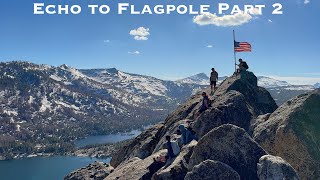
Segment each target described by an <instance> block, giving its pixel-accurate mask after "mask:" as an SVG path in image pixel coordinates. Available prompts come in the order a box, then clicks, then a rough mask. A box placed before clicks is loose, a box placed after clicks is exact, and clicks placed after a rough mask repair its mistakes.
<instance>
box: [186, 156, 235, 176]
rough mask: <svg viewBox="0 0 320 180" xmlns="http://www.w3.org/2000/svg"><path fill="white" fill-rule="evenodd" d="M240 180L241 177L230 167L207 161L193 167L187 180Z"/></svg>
mask: <svg viewBox="0 0 320 180" xmlns="http://www.w3.org/2000/svg"><path fill="white" fill-rule="evenodd" d="M213 178H214V179H215V180H240V175H239V174H238V173H237V172H236V171H235V170H233V169H232V168H231V167H230V166H228V165H227V164H225V163H222V162H219V161H212V160H205V161H203V162H202V163H200V164H199V165H196V166H194V167H193V169H192V171H191V172H189V173H188V174H187V175H186V177H185V178H184V179H185V180H199V179H201V180H212V179H213Z"/></svg>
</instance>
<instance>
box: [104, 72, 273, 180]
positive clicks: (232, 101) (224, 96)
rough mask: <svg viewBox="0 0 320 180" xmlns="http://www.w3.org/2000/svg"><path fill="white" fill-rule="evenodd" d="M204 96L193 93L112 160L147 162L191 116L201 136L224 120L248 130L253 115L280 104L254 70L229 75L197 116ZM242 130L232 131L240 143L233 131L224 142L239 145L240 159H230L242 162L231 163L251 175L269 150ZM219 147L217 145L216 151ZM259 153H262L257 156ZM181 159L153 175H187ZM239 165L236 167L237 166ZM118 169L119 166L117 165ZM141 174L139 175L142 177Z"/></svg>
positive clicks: (207, 90)
mask: <svg viewBox="0 0 320 180" xmlns="http://www.w3.org/2000/svg"><path fill="white" fill-rule="evenodd" d="M202 91H205V92H207V93H208V94H209V92H210V89H205V90H202ZM201 100H202V97H201V93H197V94H195V95H194V96H192V97H191V98H190V99H189V100H187V101H186V102H185V103H184V104H182V105H181V106H179V107H178V108H177V110H176V111H174V112H173V113H171V114H170V115H169V116H168V117H167V118H166V120H165V122H164V123H163V124H162V125H161V127H160V128H154V129H152V130H147V132H145V133H143V134H142V135H140V136H138V137H137V138H136V139H135V140H133V141H131V142H130V143H128V145H127V146H126V147H124V148H123V150H121V151H120V153H118V154H117V155H116V156H114V157H113V159H112V162H111V164H112V165H113V166H115V167H117V166H118V165H119V164H120V163H121V162H123V163H122V164H123V165H120V166H121V167H124V166H125V163H128V159H130V158H133V157H138V158H140V160H139V161H137V162H134V163H133V162H131V166H133V165H134V166H140V164H141V163H142V164H145V163H146V161H148V160H147V159H149V158H150V155H151V154H153V155H154V154H155V153H156V152H158V151H159V150H161V149H163V145H164V143H165V136H166V135H170V136H171V137H172V139H175V138H176V137H177V136H176V135H173V134H174V133H175V132H176V130H177V129H178V126H179V124H186V121H188V119H190V120H193V121H195V123H194V130H195V131H196V133H197V135H198V137H200V138H201V137H202V136H205V134H206V133H208V132H209V131H210V130H212V129H213V128H215V127H218V126H220V125H223V124H228V123H230V124H235V125H237V126H240V127H243V128H244V129H245V130H247V131H249V128H250V122H251V121H252V119H254V118H255V117H256V116H258V115H261V114H266V113H270V112H273V110H275V109H276V107H277V106H276V104H275V102H274V100H273V99H272V97H271V96H270V94H269V93H268V92H267V91H266V90H264V89H263V88H259V87H258V86H257V78H256V77H255V76H254V75H253V73H250V72H245V73H242V74H241V75H239V76H235V75H234V76H232V77H230V78H227V79H226V80H225V81H224V82H223V83H222V85H221V87H219V88H218V91H217V92H216V93H215V95H214V98H212V107H211V108H209V109H208V110H207V111H206V112H204V113H202V114H201V115H200V117H199V118H197V119H195V117H194V114H195V112H197V111H198V109H199V107H200V106H201ZM229 126H231V125H229ZM232 127H234V126H232ZM231 129H232V128H231ZM236 129H237V128H236ZM238 129H240V128H238ZM235 132H236V131H233V132H231V134H232V133H235ZM219 133H220V134H223V135H224V134H225V133H224V132H219ZM241 133H242V136H244V137H240V135H239V137H237V136H235V134H237V133H235V134H234V135H233V138H238V139H240V140H241V141H240V144H237V143H238V142H237V143H236V142H234V141H232V139H231V136H232V135H230V138H229V139H228V142H226V143H225V144H228V145H229V147H230V148H233V147H237V148H235V150H233V151H232V153H234V154H233V156H234V158H233V160H238V161H235V162H233V161H231V160H230V162H232V163H235V164H236V162H239V163H240V162H241V163H240V164H239V165H235V164H232V165H233V166H231V165H230V164H229V165H230V166H231V167H233V168H234V167H236V168H238V169H240V170H241V173H239V174H240V175H243V176H246V175H248V177H253V176H254V175H252V174H253V173H252V172H253V171H254V170H256V163H257V162H258V160H259V158H260V157H261V156H262V155H264V154H266V153H265V152H264V150H263V149H261V148H260V147H259V146H258V145H257V144H255V142H253V141H252V139H250V137H249V136H248V134H245V131H244V130H243V129H241ZM241 133H238V134H241ZM244 134H245V135H244ZM149 136H153V137H154V138H152V140H150V138H149ZM177 138H178V137H177ZM218 139H219V138H218ZM231 142H234V144H232V143H231ZM244 142H246V143H244ZM215 143H216V142H212V143H211V144H215ZM247 143H249V144H247ZM220 145H221V146H220V148H221V149H224V148H222V147H224V146H222V144H220ZM240 145H243V146H244V148H245V150H244V153H243V155H246V156H245V157H237V156H236V155H237V153H238V154H241V153H240V152H242V149H241V148H242V147H241V146H240ZM141 147H144V148H141ZM250 148H253V150H256V152H254V151H252V150H249V149H250ZM140 149H143V151H141V150H140ZM204 149H205V148H204ZM218 151H219V149H217V152H218ZM223 151H224V152H228V151H231V150H229V149H224V150H223ZM198 153H201V152H200V149H199V150H198ZM193 154H194V153H193ZM153 155H152V156H153ZM258 155H260V156H259V157H257V156H258ZM148 156H149V157H148ZM220 157H221V159H223V157H227V154H221V156H220ZM237 158H238V159H237ZM199 159H201V158H200V157H196V155H195V160H199ZM204 160H206V158H204V159H202V161H204ZM218 160H219V159H218ZM242 160H245V162H246V163H245V164H244V163H242ZM202 161H197V162H196V163H195V164H193V166H195V165H197V164H199V163H201V162H202ZM219 161H221V160H219ZM182 162H183V161H181V160H179V159H177V161H175V163H174V164H173V165H172V167H174V168H177V169H178V170H179V171H175V169H174V168H173V169H170V168H169V169H162V170H161V171H162V172H161V171H158V172H157V173H156V174H155V175H154V178H163V179H165V178H166V177H172V176H175V177H177V176H178V175H177V174H179V175H183V176H184V175H185V173H186V171H185V170H184V168H181V167H183V166H182V164H183V163H182ZM221 162H224V161H221ZM253 162H254V163H253ZM132 163H133V164H132ZM181 163H182V164H181ZM148 165H149V164H148V163H147V165H143V166H142V167H141V168H143V169H146V167H147V166H148ZM193 166H192V167H193ZM192 167H191V168H192ZM126 168H128V167H126ZM179 168H180V169H179ZM188 168H189V167H188ZM236 168H234V169H235V170H238V169H236ZM246 168H248V169H250V170H246V171H245V170H243V169H246ZM116 169H118V167H117V168H116ZM251 169H252V170H251ZM172 170H173V171H172ZM189 170H191V169H189ZM136 171H142V172H141V173H142V174H144V175H145V173H147V172H146V171H145V170H141V169H139V170H136ZM242 171H244V172H242ZM120 173H121V171H118V175H119V177H120ZM122 173H126V172H125V171H122ZM140 175H141V174H140ZM140 175H139V177H142V176H140ZM124 176H125V177H129V176H128V174H127V173H126V174H124ZM109 177H115V176H109ZM109 177H108V178H109ZM137 177H138V176H137ZM179 177H180V176H179ZM181 177H182V176H181ZM255 177H256V172H255ZM121 178H122V177H121Z"/></svg>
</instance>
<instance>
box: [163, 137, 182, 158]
mask: <svg viewBox="0 0 320 180" xmlns="http://www.w3.org/2000/svg"><path fill="white" fill-rule="evenodd" d="M166 140H167V142H166V149H167V150H168V154H167V157H166V159H167V161H168V160H169V161H170V160H172V159H174V158H175V157H177V155H178V154H179V153H180V147H179V145H178V143H177V142H176V141H171V137H170V136H166Z"/></svg>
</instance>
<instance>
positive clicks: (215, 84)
mask: <svg viewBox="0 0 320 180" xmlns="http://www.w3.org/2000/svg"><path fill="white" fill-rule="evenodd" d="M213 87H214V91H216V89H217V81H214V82H213Z"/></svg>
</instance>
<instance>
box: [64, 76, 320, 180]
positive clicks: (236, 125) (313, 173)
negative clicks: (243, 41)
mask: <svg viewBox="0 0 320 180" xmlns="http://www.w3.org/2000/svg"><path fill="white" fill-rule="evenodd" d="M205 91H207V93H209V92H208V91H209V89H207V90H205ZM200 94H201V93H198V94H196V95H194V96H192V97H191V98H190V99H189V100H187V101H186V102H185V103H184V104H182V105H181V106H180V107H178V108H177V109H176V110H175V111H174V112H173V113H171V114H170V115H169V116H168V117H167V118H166V119H165V121H164V122H163V123H161V124H158V125H155V126H153V127H152V128H150V129H148V130H146V131H145V132H143V133H142V134H141V135H140V136H138V137H137V138H135V139H134V140H131V141H129V142H128V143H127V144H126V145H124V147H123V148H122V149H121V150H120V151H119V152H118V153H117V154H116V155H115V156H113V158H112V161H111V163H110V165H111V166H112V167H113V168H114V169H113V170H112V171H111V172H110V174H109V175H108V176H106V177H105V179H106V180H113V179H120V180H121V179H122V180H126V179H130V180H131V179H153V180H171V179H172V180H180V179H186V180H193V179H194V180H195V179H213V178H214V179H218V180H219V179H221V180H226V179H244V180H255V179H261V180H266V179H279V180H280V179H281V180H282V179H300V177H302V179H319V177H318V174H317V173H318V172H317V171H319V168H318V167H319V166H318V163H319V153H320V151H319V139H320V138H319V132H320V130H319V117H320V111H319V107H320V106H319V102H320V101H319V90H317V91H314V92H312V93H310V94H307V95H303V96H300V97H297V98H295V99H293V100H291V101H289V102H288V103H286V104H285V105H283V106H281V107H280V108H278V107H277V105H276V103H275V101H274V100H273V99H272V97H271V96H270V94H269V93H268V91H266V90H265V89H264V88H261V87H258V85H257V78H256V76H255V75H254V74H253V73H251V72H243V73H242V74H240V75H233V76H231V77H229V78H227V79H226V80H225V81H223V82H222V84H221V85H220V87H219V88H218V90H217V91H216V92H215V94H214V96H212V97H210V99H211V101H212V103H211V104H212V107H210V108H209V109H208V110H206V111H205V112H203V113H202V114H201V115H200V116H198V117H195V115H194V114H195V113H196V112H197V111H198V110H199V108H200V106H201V95H200ZM277 108H278V109H277ZM187 121H193V129H194V131H195V132H196V134H197V136H198V137H199V140H198V141H195V140H194V141H192V142H191V143H189V144H188V145H185V146H183V147H182V149H181V152H180V154H179V155H178V156H177V157H176V158H175V159H174V161H173V162H172V163H171V164H168V165H167V166H164V167H162V168H160V169H156V170H154V169H153V170H152V171H151V170H150V169H151V168H150V166H152V164H153V158H154V157H156V156H158V155H159V154H161V153H163V152H166V150H165V149H164V143H165V136H166V135H170V136H171V137H172V138H173V139H178V138H179V135H176V134H175V132H176V130H177V129H178V126H179V125H180V124H186V123H187ZM290 149H292V151H290ZM296 170H297V171H296ZM82 171H83V170H82ZM76 172H78V171H75V172H73V173H76ZM297 172H298V173H297ZM299 176H300V177H299ZM66 179H70V178H66ZM83 179H86V178H83Z"/></svg>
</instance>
